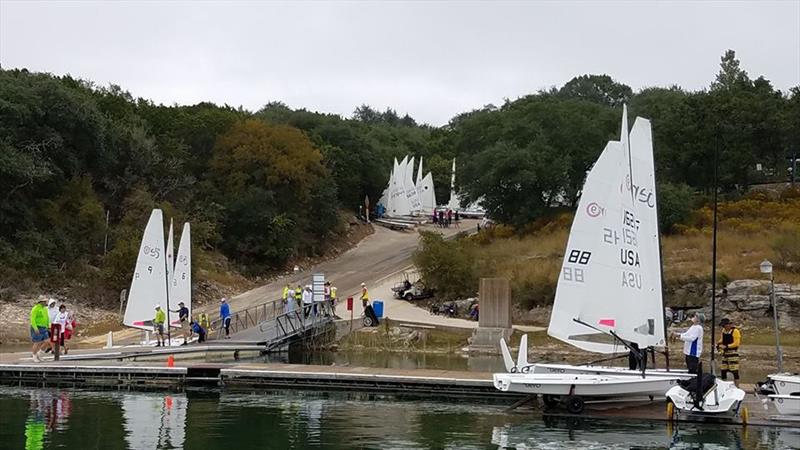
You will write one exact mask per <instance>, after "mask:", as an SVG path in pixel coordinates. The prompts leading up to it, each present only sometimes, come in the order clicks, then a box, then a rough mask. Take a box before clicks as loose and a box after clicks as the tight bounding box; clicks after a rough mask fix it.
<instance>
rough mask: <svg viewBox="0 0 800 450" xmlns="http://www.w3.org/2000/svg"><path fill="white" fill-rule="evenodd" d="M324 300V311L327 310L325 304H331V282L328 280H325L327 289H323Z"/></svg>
mask: <svg viewBox="0 0 800 450" xmlns="http://www.w3.org/2000/svg"><path fill="white" fill-rule="evenodd" d="M323 301H324V304H323V306H322V307H321V308H322V310H323V311H324V310H325V306H326V305H330V304H331V282H330V281H326V282H325V289H324V290H323ZM326 315H327V314H326Z"/></svg>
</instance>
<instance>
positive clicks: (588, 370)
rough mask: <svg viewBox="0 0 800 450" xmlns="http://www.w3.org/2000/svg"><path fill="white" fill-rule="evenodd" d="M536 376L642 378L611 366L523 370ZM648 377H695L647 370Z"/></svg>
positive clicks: (680, 372)
mask: <svg viewBox="0 0 800 450" xmlns="http://www.w3.org/2000/svg"><path fill="white" fill-rule="evenodd" d="M525 369H528V370H527V373H534V374H575V375H578V374H582V375H613V376H636V377H640V378H641V376H642V372H641V371H640V370H629V369H626V368H624V367H610V366H573V365H570V364H531V365H530V366H528V367H525V368H523V370H522V372H523V373H526V370H525ZM645 376H646V377H671V378H675V377H676V378H679V379H682V380H688V379H690V378H693V377H694V374H690V373H689V372H687V371H685V370H678V371H675V370H671V371H667V370H661V369H647V370H646V371H645Z"/></svg>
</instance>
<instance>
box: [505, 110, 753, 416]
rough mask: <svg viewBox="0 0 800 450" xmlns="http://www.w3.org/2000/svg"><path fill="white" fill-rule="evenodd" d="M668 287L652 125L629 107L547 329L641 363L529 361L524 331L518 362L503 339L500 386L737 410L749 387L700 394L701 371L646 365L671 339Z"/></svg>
mask: <svg viewBox="0 0 800 450" xmlns="http://www.w3.org/2000/svg"><path fill="white" fill-rule="evenodd" d="M662 292H663V288H662V267H661V248H660V238H659V229H658V201H657V196H656V184H655V167H654V163H653V141H652V130H651V125H650V122H649V121H648V120H647V119H644V118H641V117H637V118H636V120H635V121H634V124H633V128H632V129H630V131H629V128H628V120H627V108H623V116H622V126H621V135H620V140H619V141H610V142H608V144H607V145H606V147H605V149H604V150H603V152H602V153H601V154H600V157H599V158H598V160H597V161H596V162H595V164H594V165H593V167H592V168H591V170H589V172H588V173H587V175H586V180H585V183H584V186H583V191H582V194H581V198H580V201H579V204H578V209H577V211H576V213H575V218H574V221H573V223H572V228H571V230H570V235H569V239H568V242H567V248H566V251H565V256H564V260H563V263H562V266H561V270H560V272H559V278H558V284H557V288H556V295H555V302H554V304H553V311H552V315H551V317H550V323H549V326H548V329H547V333H548V334H549V335H550V336H552V337H554V338H556V339H559V340H561V341H563V342H566V343H568V344H570V345H572V346H574V347H577V348H579V349H582V350H586V351H590V352H595V353H601V354H614V353H621V352H629V354H630V355H631V357H632V358H634V359H635V360H637V364H636V365H638V367H639V369H636V370H630V369H627V368H619V367H601V366H591V365H568V364H540V363H536V364H531V363H528V361H527V354H526V353H527V338H526V337H524V336H523V339H522V342H521V344H520V353H519V356H518V358H517V361H516V362H515V361H514V360H513V358H512V357H511V354H510V351H509V349H508V346H507V344H506V343H505V341H503V342H501V349H502V352H503V359H504V363H505V366H506V370H507V372H506V373H497V374H494V385H495V387H496V388H497V389H499V390H502V391H509V392H519V393H524V394H530V395H537V394H538V395H542V396H543V400H544V401H545V404H549V405H555V404H557V403H562V404H564V405H565V406H566V407H567V409H568V410H569V411H570V412H573V413H579V412H581V411H582V410H583V407H584V402H585V400H593V399H609V398H624V399H627V398H633V397H649V398H650V399H651V400H653V399H655V398H659V399H664V398H665V397H666V398H667V399H669V401H670V403H671V404H673V405H674V408H676V410H677V411H678V412H681V411H683V412H687V413H688V412H696V413H703V412H708V413H709V414H713V413H716V412H720V413H725V414H729V415H737V414H739V411H740V407H741V404H742V400H743V399H744V391H742V390H741V389H738V388H737V387H736V386H734V385H733V383H730V382H726V381H723V380H719V379H716V380H714V384H713V385H712V386H707V388H708V389H707V390H705V391H704V392H703V394H707V393H709V392H711V391H714V392H713V396H712V397H713V400H706V399H705V398H702V399H698V398H697V396H696V395H695V392H694V391H693V390H692V388H691V387H690V383H691V382H692V381H693V379H694V378H695V375H694V374H689V373H687V372H685V371H683V372H682V371H675V370H659V369H646V368H645V367H646V364H647V358H646V355H647V351H646V349H654V348H665V347H666V326H665V317H664V303H663V294H662ZM706 397H707V396H706ZM690 400H691V401H690ZM698 400H699V401H698ZM712 411H713V412H712Z"/></svg>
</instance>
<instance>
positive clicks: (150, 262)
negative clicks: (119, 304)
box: [122, 209, 167, 330]
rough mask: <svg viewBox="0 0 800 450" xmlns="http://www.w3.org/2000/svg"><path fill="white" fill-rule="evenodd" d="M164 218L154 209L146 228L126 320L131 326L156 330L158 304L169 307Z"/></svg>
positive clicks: (124, 320)
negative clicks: (154, 328) (156, 308)
mask: <svg viewBox="0 0 800 450" xmlns="http://www.w3.org/2000/svg"><path fill="white" fill-rule="evenodd" d="M164 253H165V252H164V220H163V217H162V214H161V210H160V209H154V210H153V212H152V213H151V214H150V220H148V222H147V227H145V229H144V236H143V237H142V244H141V246H140V247H139V254H138V257H137V259H136V269H135V270H134V273H133V280H132V281H131V288H130V291H129V293H128V305H127V307H126V308H125V317H124V318H123V321H122V323H123V324H125V325H127V326H129V327H136V328H141V329H145V330H152V328H153V318H154V317H155V306H156V305H161V307H162V308H166V303H167V277H166V272H165V271H166V262H165V254H164Z"/></svg>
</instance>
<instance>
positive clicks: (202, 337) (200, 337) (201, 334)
mask: <svg viewBox="0 0 800 450" xmlns="http://www.w3.org/2000/svg"><path fill="white" fill-rule="evenodd" d="M192 331H193V332H195V333H197V342H198V343H202V342H205V341H206V330H205V328H203V327H202V326H201V325H200V323H199V322H192Z"/></svg>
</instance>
